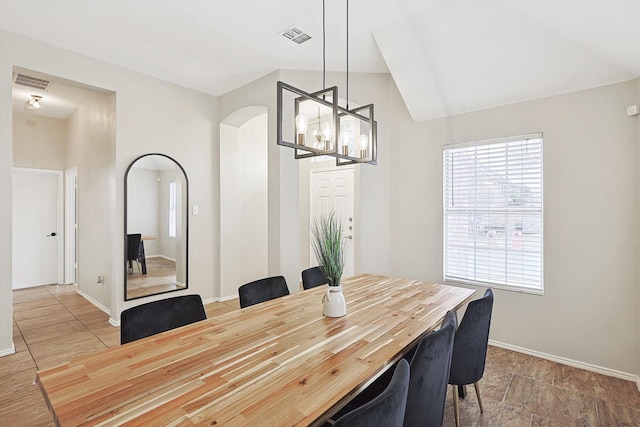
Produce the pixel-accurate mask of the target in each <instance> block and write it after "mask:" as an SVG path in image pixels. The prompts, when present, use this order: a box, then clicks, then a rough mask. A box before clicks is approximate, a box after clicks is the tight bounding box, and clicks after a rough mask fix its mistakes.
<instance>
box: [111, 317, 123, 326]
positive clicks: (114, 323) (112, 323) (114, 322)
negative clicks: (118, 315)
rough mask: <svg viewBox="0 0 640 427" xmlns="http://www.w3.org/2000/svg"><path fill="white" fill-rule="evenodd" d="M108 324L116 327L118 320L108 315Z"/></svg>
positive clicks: (118, 324)
mask: <svg viewBox="0 0 640 427" xmlns="http://www.w3.org/2000/svg"><path fill="white" fill-rule="evenodd" d="M109 324H110V325H111V326H113V327H114V328H117V327H118V326H120V321H119V320H116V319H114V318H113V317H109Z"/></svg>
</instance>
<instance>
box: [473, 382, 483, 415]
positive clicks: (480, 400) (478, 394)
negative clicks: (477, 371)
mask: <svg viewBox="0 0 640 427" xmlns="http://www.w3.org/2000/svg"><path fill="white" fill-rule="evenodd" d="M473 386H474V387H475V388H476V396H478V403H479V404H480V413H481V414H484V409H483V408H482V399H480V386H478V383H477V382H475V383H473Z"/></svg>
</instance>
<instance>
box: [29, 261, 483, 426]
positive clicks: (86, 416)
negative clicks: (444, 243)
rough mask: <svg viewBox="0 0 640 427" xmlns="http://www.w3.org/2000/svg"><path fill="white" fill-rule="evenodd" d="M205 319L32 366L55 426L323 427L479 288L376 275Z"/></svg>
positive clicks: (362, 276)
mask: <svg viewBox="0 0 640 427" xmlns="http://www.w3.org/2000/svg"><path fill="white" fill-rule="evenodd" d="M342 285H343V286H342V287H343V292H344V295H345V299H346V301H347V315H346V316H344V317H341V318H327V317H324V316H323V315H322V296H323V294H324V292H325V290H326V287H325V286H321V287H317V288H313V289H309V290H306V291H302V292H298V293H296V294H292V295H289V296H286V297H282V298H278V299H275V300H271V301H267V302H265V303H262V304H257V305H254V306H251V307H247V308H244V309H238V310H235V311H232V312H229V313H226V314H222V315H218V316H214V317H210V318H208V319H207V320H203V321H200V322H197V323H193V324H190V325H187V326H183V327H181V328H178V329H174V330H171V331H167V332H164V333H161V334H157V335H153V336H151V337H148V338H144V339H141V340H138V341H134V342H132V343H129V344H126V345H121V346H118V347H114V348H110V349H107V350H104V351H100V352H98V353H94V354H91V355H88V356H83V357H79V358H77V359H74V360H71V361H70V362H68V363H65V364H63V365H61V366H58V367H56V368H52V369H47V370H44V371H39V372H38V374H37V379H36V381H37V383H38V385H39V387H40V389H41V390H42V393H43V395H44V397H45V400H46V402H47V405H48V406H49V408H50V410H51V412H52V414H53V417H54V420H55V423H56V424H57V425H61V426H77V425H91V426H93V425H104V426H107V425H109V426H111V425H131V426H155V425H158V426H160V425H162V426H173V425H181V426H190V425H208V426H212V425H220V426H236V425H238V426H298V425H299V426H305V425H321V424H322V423H323V422H325V420H326V419H327V418H329V417H330V416H331V415H333V414H334V413H335V412H336V411H338V410H339V409H340V408H341V407H342V406H344V405H345V404H346V403H347V402H348V401H349V400H350V399H351V398H353V396H354V395H356V394H357V393H358V392H359V391H361V390H362V389H363V388H364V387H365V386H367V385H368V384H369V383H371V382H372V381H373V380H374V379H375V378H377V377H378V376H379V375H381V374H382V373H383V372H384V371H385V370H386V369H387V368H388V367H389V366H391V365H392V364H393V363H394V362H395V361H397V360H398V359H399V358H400V357H402V355H403V354H404V353H405V352H407V351H408V350H409V349H410V348H411V347H412V346H414V345H415V344H417V342H418V341H419V340H420V339H421V337H423V336H424V335H425V334H427V333H428V332H430V331H432V330H434V329H436V328H438V327H439V326H440V324H441V322H442V319H443V318H444V315H445V313H446V312H447V311H448V310H457V309H459V308H460V307H462V306H463V305H464V304H465V303H467V302H468V301H469V300H470V299H471V298H472V297H473V295H474V293H475V291H473V290H470V289H466V288H460V287H454V286H447V285H442V284H433V283H426V282H421V281H418V280H409V279H402V278H393V277H386V276H380V275H371V274H363V275H359V276H355V277H352V278H349V279H345V280H343V283H342Z"/></svg>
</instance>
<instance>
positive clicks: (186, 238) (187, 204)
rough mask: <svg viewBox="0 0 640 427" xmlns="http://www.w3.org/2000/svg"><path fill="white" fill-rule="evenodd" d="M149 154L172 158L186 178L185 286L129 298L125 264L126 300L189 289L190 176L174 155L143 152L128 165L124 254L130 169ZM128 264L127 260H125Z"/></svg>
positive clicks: (125, 250) (125, 238) (125, 190)
mask: <svg viewBox="0 0 640 427" xmlns="http://www.w3.org/2000/svg"><path fill="white" fill-rule="evenodd" d="M148 156H162V157H165V158H166V159H168V160H171V161H172V162H173V163H175V165H176V166H178V168H179V169H180V171H182V175H183V176H184V180H185V186H186V190H187V191H186V198H185V200H186V203H185V204H186V206H185V210H184V212H185V214H186V215H185V234H186V236H185V239H184V241H185V245H186V247H187V252H186V255H185V271H184V285H185V286H184V288H182V289H171V290H168V291H162V292H155V293H152V294H149V295H141V296H139V297H133V298H127V279H128V277H127V268H126V266H125V269H124V300H125V301H132V300H135V299H140V298H146V297H150V296H154V295H161V294H166V293H170V292H178V291H184V290H186V289H189V177H188V176H187V172H185V170H184V168H183V167H182V165H181V164H180V163H179V162H178V161H177V160H176V159H174V158H173V157H170V156H167V155H166V154H162V153H148V154H143V155H141V156H138V157H136V158H135V159H134V160H133V161H132V162H131V163H130V164H129V166H127V170H126V171H125V172H124V235H123V240H124V245H123V246H124V252H123V254H124V256H126V254H127V233H128V231H127V219H128V212H127V208H128V201H127V192H128V191H127V188H128V185H127V184H128V179H129V171H130V170H131V168H132V167H133V165H135V164H136V162H137V161H138V160H140V159H142V158H144V157H148ZM125 264H126V261H125Z"/></svg>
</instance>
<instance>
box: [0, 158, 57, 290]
mask: <svg viewBox="0 0 640 427" xmlns="http://www.w3.org/2000/svg"><path fill="white" fill-rule="evenodd" d="M61 212H62V172H61V171H46V170H37V169H20V168H14V169H13V228H12V230H13V239H12V240H13V252H12V258H13V264H12V265H13V289H18V288H27V287H31V286H41V285H46V284H51V283H60V282H61V281H62V277H61V273H62V256H61V254H62V249H63V247H62V246H63V245H62V243H63V239H62V236H60V231H61V229H62V215H61Z"/></svg>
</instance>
